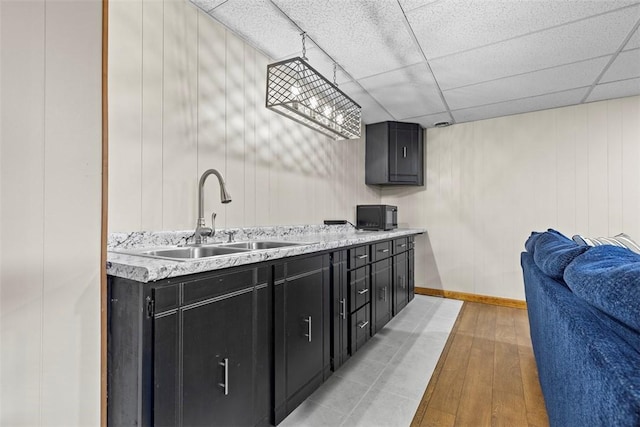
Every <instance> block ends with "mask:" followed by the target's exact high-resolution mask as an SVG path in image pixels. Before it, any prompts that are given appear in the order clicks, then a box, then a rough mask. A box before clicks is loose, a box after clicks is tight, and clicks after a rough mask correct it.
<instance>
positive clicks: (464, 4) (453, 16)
mask: <svg viewBox="0 0 640 427" xmlns="http://www.w3.org/2000/svg"><path fill="white" fill-rule="evenodd" d="M633 3H637V1H633V0H629V1H603V0H595V1H584V0H570V1H569V0H562V1H527V0H525V1H522V0H519V1H514V0H493V1H486V0H452V1H451V0H450V1H441V2H437V3H434V4H432V5H430V6H428V7H422V8H420V9H417V10H414V11H413V12H409V13H407V18H408V19H409V22H410V23H411V27H412V28H413V31H414V33H415V34H416V37H417V38H418V41H419V42H420V45H421V47H422V50H423V51H424V53H425V54H426V55H427V58H429V59H435V58H437V57H440V56H444V55H450V54H452V53H455V52H461V51H464V50H468V49H472V48H477V47H480V46H484V45H487V44H490V43H495V42H498V41H501V40H506V39H509V38H512V37H516V36H520V35H524V34H527V33H530V32H532V31H539V30H542V29H545V28H549V27H552V26H556V25H559V24H564V23H567V22H570V21H574V20H577V19H582V18H586V17H588V16H592V15H595V14H599V13H603V12H607V11H610V10H613V9H617V8H620V7H624V6H628V5H630V4H633ZM627 13H628V12H627ZM603 28H606V27H603ZM625 36H626V34H625ZM620 41H622V40H620Z"/></svg>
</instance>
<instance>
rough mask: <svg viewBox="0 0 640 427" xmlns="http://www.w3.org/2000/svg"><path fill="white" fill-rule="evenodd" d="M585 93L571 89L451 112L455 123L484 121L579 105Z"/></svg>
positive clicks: (581, 90)
mask: <svg viewBox="0 0 640 427" xmlns="http://www.w3.org/2000/svg"><path fill="white" fill-rule="evenodd" d="M586 93H587V89H586V88H582V89H573V90H568V91H565V92H558V93H552V94H547V95H541V96H536V97H533V98H525V99H516V100H514V101H507V102H500V103H497V104H491V105H485V106H482V107H473V108H465V109H463V110H457V111H453V112H452V113H453V117H454V118H455V120H456V123H462V122H470V121H474V120H484V119H490V118H493V117H499V116H508V115H512V114H519V113H526V112H529V111H536V110H545V109H548V108H555V107H563V106H566V105H574V104H579V103H580V101H581V100H582V97H583V96H584V95H585V94H586Z"/></svg>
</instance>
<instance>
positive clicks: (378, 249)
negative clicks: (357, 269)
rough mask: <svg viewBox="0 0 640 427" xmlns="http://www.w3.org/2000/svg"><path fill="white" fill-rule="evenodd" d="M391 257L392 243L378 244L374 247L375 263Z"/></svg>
mask: <svg viewBox="0 0 640 427" xmlns="http://www.w3.org/2000/svg"><path fill="white" fill-rule="evenodd" d="M390 256H391V241H387V242H382V243H376V244H375V245H374V246H373V257H372V258H373V261H379V260H381V259H385V258H388V257H390Z"/></svg>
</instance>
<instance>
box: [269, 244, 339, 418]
mask: <svg viewBox="0 0 640 427" xmlns="http://www.w3.org/2000/svg"><path fill="white" fill-rule="evenodd" d="M274 276H275V277H274V279H275V280H274V315H275V323H274V325H275V328H274V350H275V352H274V359H275V360H274V362H275V365H274V378H275V388H274V390H275V408H274V416H273V417H274V420H275V423H276V424H277V423H279V422H280V421H282V420H283V419H284V417H286V416H287V415H288V414H289V413H290V412H291V411H293V410H294V409H295V408H296V407H297V406H298V405H299V404H300V403H301V402H302V401H304V399H306V398H307V397H308V396H309V395H310V394H311V393H312V392H313V391H314V390H315V389H316V388H317V387H318V386H319V385H320V384H322V382H323V381H324V379H325V378H326V377H327V376H328V375H329V374H330V339H331V332H330V323H331V322H330V303H329V294H330V291H329V284H330V278H329V255H315V256H310V257H305V258H299V259H296V260H292V261H289V262H285V263H282V264H278V265H276V266H275V267H274Z"/></svg>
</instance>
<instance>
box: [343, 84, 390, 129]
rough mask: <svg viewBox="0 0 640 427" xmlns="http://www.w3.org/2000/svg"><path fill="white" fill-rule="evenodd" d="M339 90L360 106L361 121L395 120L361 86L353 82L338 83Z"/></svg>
mask: <svg viewBox="0 0 640 427" xmlns="http://www.w3.org/2000/svg"><path fill="white" fill-rule="evenodd" d="M340 90H342V91H343V92H344V93H346V94H347V95H349V97H351V98H353V100H354V101H356V102H357V103H358V104H360V107H362V122H363V123H378V122H384V121H387V120H395V118H394V117H392V116H391V115H390V114H389V113H387V112H386V111H385V110H384V108H382V107H381V106H380V104H378V103H377V102H376V100H375V99H373V98H372V97H371V95H369V94H368V93H367V92H366V91H365V90H364V89H362V87H361V86H360V85H359V84H357V83H355V82H351V83H345V84H343V85H340Z"/></svg>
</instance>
